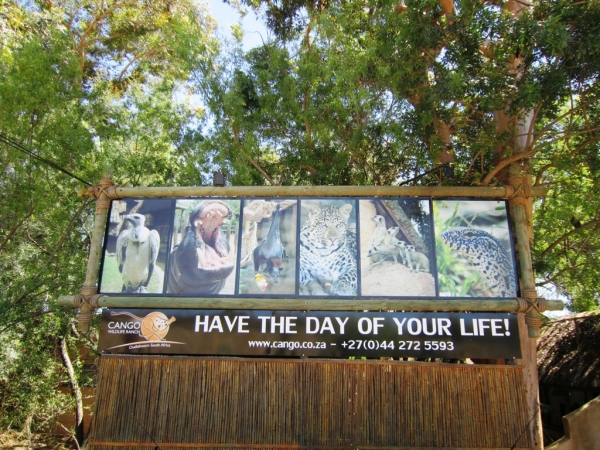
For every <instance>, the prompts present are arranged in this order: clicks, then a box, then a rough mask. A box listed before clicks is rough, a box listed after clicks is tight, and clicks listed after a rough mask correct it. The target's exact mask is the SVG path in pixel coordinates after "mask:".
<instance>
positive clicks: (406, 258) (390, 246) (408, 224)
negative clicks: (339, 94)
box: [359, 198, 436, 297]
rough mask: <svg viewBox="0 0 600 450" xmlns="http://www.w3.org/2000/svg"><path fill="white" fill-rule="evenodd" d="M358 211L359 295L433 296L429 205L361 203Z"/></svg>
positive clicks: (402, 200) (391, 201)
mask: <svg viewBox="0 0 600 450" xmlns="http://www.w3.org/2000/svg"><path fill="white" fill-rule="evenodd" d="M359 212H360V214H359V215H360V254H361V260H360V262H361V264H360V265H361V294H362V295H363V296H386V297H390V296H394V297H404V296H408V297H434V296H435V295H436V291H435V278H434V275H433V274H434V273H435V270H434V266H433V263H434V261H435V258H434V256H433V251H432V250H433V249H432V243H433V234H432V226H431V211H430V206H429V201H428V200H419V199H413V198H390V199H369V200H360V201H359Z"/></svg>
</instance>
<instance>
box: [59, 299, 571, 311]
mask: <svg viewBox="0 0 600 450" xmlns="http://www.w3.org/2000/svg"><path fill="white" fill-rule="evenodd" d="M74 298H75V297H74V296H69V295H66V296H61V297H59V298H58V304H59V305H62V306H73V300H74ZM547 302H548V307H547V309H548V310H550V311H561V310H562V309H563V308H564V304H563V302H562V301H560V300H548V301H547ZM98 307H99V308H102V307H107V308H149V309H185V308H187V309H258V310H261V309H268V310H287V311H307V310H312V311H381V310H394V311H482V312H492V311H496V312H517V311H518V310H519V302H518V301H517V300H516V299H489V300H475V299H472V300H471V299H424V298H417V299H396V300H388V299H379V300H351V299H348V300H342V299H331V300H330V299H322V298H319V299H298V298H291V299H285V298H284V299H281V298H239V297H238V298H200V297H151V296H147V297H146V296H144V297H124V296H123V297H121V296H119V297H116V296H114V297H111V296H108V295H103V296H101V297H100V298H99V299H98Z"/></svg>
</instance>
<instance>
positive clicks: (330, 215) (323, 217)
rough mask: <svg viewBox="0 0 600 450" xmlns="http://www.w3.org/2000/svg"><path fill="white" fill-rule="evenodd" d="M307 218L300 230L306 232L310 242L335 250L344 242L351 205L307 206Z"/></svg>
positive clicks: (321, 247) (317, 246)
mask: <svg viewBox="0 0 600 450" xmlns="http://www.w3.org/2000/svg"><path fill="white" fill-rule="evenodd" d="M309 208H310V210H309V213H308V219H307V221H306V222H305V223H304V225H303V226H302V232H303V233H305V234H308V236H309V238H310V243H311V244H312V245H313V246H314V247H315V248H319V249H330V250H335V249H338V248H340V247H342V246H343V245H344V244H345V242H346V235H347V232H348V218H349V217H350V212H351V211H352V205H343V206H341V207H340V208H337V207H335V206H333V205H330V204H325V205H322V206H321V207H320V208H319V207H317V206H309Z"/></svg>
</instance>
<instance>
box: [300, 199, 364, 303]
mask: <svg viewBox="0 0 600 450" xmlns="http://www.w3.org/2000/svg"><path fill="white" fill-rule="evenodd" d="M301 214H302V216H301V221H302V228H301V231H300V277H299V284H300V295H317V296H318V295H330V296H356V295H357V294H358V287H357V284H358V283H357V278H358V277H357V242H356V202H355V201H354V200H352V199H324V200H302V203H301Z"/></svg>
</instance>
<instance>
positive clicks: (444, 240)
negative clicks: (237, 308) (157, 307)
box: [99, 197, 518, 300]
mask: <svg viewBox="0 0 600 450" xmlns="http://www.w3.org/2000/svg"><path fill="white" fill-rule="evenodd" d="M515 268H516V264H515V258H514V251H513V244H512V238H511V234H510V226H509V217H508V208H507V203H506V202H505V201H497V200H431V199H424V198H414V197H410V198H408V197H407V198H403V197H378V198H355V197H342V198H340V197H335V198H334V197H330V198H268V199H260V198H223V199H220V198H212V197H210V198H208V197H207V198H179V199H175V198H173V199H168V198H167V199H165V198H147V199H121V200H113V201H112V204H111V210H110V214H109V223H108V226H107V234H106V238H105V246H104V253H103V262H102V270H101V279H100V285H99V286H100V287H99V292H100V293H102V294H109V295H111V296H119V295H126V296H132V295H133V296H140V297H143V296H149V295H150V296H165V297H173V296H182V297H185V296H187V297H211V298H214V297H222V298H227V297H257V296H259V297H266V298H269V297H272V298H283V299H285V298H306V299H311V298H328V297H336V298H339V299H343V298H349V299H350V298H351V299H354V300H356V299H361V298H419V297H422V298H428V299H435V298H447V297H455V298H483V299H485V298H515V297H516V296H517V294H518V292H517V290H518V283H517V282H516V280H517V277H516V269H515Z"/></svg>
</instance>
